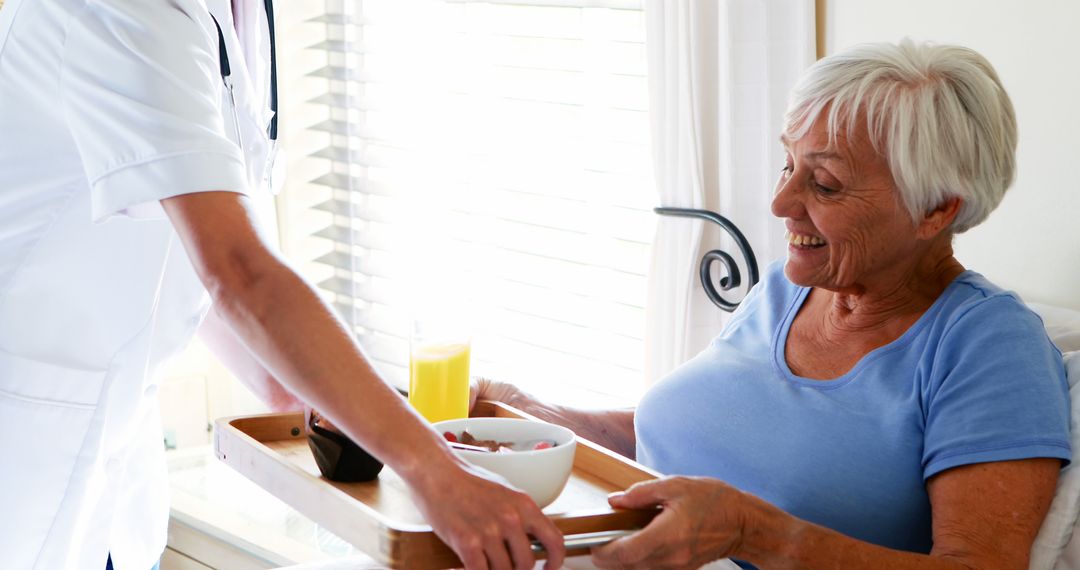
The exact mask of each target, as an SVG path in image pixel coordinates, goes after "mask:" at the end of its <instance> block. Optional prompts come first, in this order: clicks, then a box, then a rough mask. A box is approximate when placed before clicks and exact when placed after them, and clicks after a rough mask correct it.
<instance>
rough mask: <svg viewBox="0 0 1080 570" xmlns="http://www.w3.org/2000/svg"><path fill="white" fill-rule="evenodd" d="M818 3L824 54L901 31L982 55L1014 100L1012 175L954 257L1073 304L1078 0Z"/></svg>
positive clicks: (1078, 169)
mask: <svg viewBox="0 0 1080 570" xmlns="http://www.w3.org/2000/svg"><path fill="white" fill-rule="evenodd" d="M822 3H823V4H824V5H825V10H824V16H825V21H824V24H825V26H824V28H825V29H824V33H825V52H826V54H829V53H833V52H835V51H837V50H838V49H840V48H842V47H844V46H848V45H851V44H853V43H859V42H867V41H896V40H899V39H900V38H902V37H905V36H908V37H911V38H912V39H915V40H930V41H935V42H939V43H957V44H961V45H966V46H968V47H971V48H973V49H975V50H977V51H979V52H980V53H982V54H983V55H985V56H986V57H987V59H989V60H990V62H991V63H992V64H993V65H994V67H995V68H996V69H997V71H998V74H999V75H1000V76H1001V79H1002V81H1003V82H1004V84H1005V88H1006V90H1007V91H1008V92H1009V94H1010V95H1011V96H1012V100H1013V104H1014V105H1015V107H1016V115H1017V121H1018V123H1019V129H1020V144H1019V148H1018V151H1017V154H1018V156H1017V158H1018V163H1019V168H1018V174H1017V179H1016V184H1015V185H1014V186H1013V188H1012V189H1011V190H1010V191H1009V192H1008V194H1006V196H1005V200H1004V201H1003V202H1002V204H1001V206H1000V207H999V208H998V209H997V210H996V211H995V212H994V213H993V214H992V215H991V216H990V219H989V220H987V221H986V222H985V223H983V224H982V225H981V226H979V227H976V228H974V229H972V230H970V231H969V232H967V233H966V234H963V235H961V236H959V237H958V238H957V240H956V252H957V257H958V258H959V259H960V261H961V262H962V263H963V264H964V265H966V266H967V267H968V268H969V269H974V270H976V271H979V272H981V273H983V274H984V275H986V276H987V277H988V278H989V279H990V280H991V281H994V282H995V283H997V284H999V285H1001V286H1004V287H1007V288H1009V289H1013V290H1015V291H1017V292H1018V293H1020V295H1021V296H1023V297H1024V299H1025V300H1028V301H1039V302H1043V303H1052V304H1056V305H1062V306H1067V307H1072V308H1075V309H1080V35H1078V34H1077V33H1076V30H1077V26H1078V25H1080V2H1078V1H1076V0H824V2H821V1H820V0H819V6H820V5H821V4H822Z"/></svg>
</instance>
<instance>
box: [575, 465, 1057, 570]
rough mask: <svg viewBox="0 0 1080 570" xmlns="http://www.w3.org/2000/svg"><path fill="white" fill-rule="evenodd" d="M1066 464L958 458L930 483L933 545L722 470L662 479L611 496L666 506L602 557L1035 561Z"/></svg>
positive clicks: (625, 503) (961, 564) (650, 560)
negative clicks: (825, 519) (920, 545)
mask: <svg viewBox="0 0 1080 570" xmlns="http://www.w3.org/2000/svg"><path fill="white" fill-rule="evenodd" d="M1060 468H1061V463H1060V461H1059V460H1057V459H1025V460H1019V461H1000V462H993V463H983V464H976V465H967V466H963V467H956V468H953V469H950V470H948V471H944V472H942V473H940V474H938V475H937V476H935V477H933V478H932V479H931V480H930V481H929V483H928V484H927V489H928V491H929V493H930V501H931V505H932V508H933V533H934V548H933V551H932V552H931V553H930V554H929V555H923V554H915V553H911V552H901V551H897V550H891V549H888V548H884V547H881V546H877V545H873V544H870V543H867V542H863V541H859V540H856V539H854V538H851V537H848V536H845V535H842V534H840V533H838V532H836V531H833V530H829V529H827V528H824V527H821V526H818V525H815V524H811V523H809V522H806V521H803V520H800V519H797V518H795V517H793V516H791V515H789V514H787V513H785V512H783V511H781V510H780V509H778V508H777V507H775V506H773V505H770V504H768V503H766V502H765V501H762V500H761V499H758V498H757V497H753V496H751V495H747V494H745V493H742V492H740V491H738V490H736V489H734V488H732V487H730V486H728V485H726V484H724V483H723V482H720V481H718V480H716V479H708V478H703V477H700V478H698V477H694V478H690V477H672V478H665V479H658V480H655V481H650V482H646V483H639V484H638V485H635V486H633V487H631V488H630V489H629V490H628V491H627V492H626V493H625V494H622V495H617V496H613V497H612V498H611V501H610V502H611V504H612V506H614V507H618V508H646V507H652V506H656V505H663V506H664V507H665V508H664V511H663V512H662V513H661V514H660V515H658V516H657V517H656V519H654V520H653V522H651V523H649V525H648V526H647V527H646V528H645V529H644V530H643V531H641V532H640V533H638V534H636V535H633V536H630V537H627V538H624V539H620V540H618V541H615V542H613V543H611V544H609V545H607V546H605V547H602V548H600V549H597V550H596V551H594V553H593V561H594V563H595V564H596V565H597V566H599V567H601V568H696V567H698V566H701V565H702V564H705V563H707V562H710V561H712V560H716V559H718V558H724V557H732V558H738V559H740V560H746V561H748V562H751V563H753V564H754V565H756V566H758V567H759V568H769V569H770V570H772V569H774V568H779V569H784V568H855V569H858V568H866V569H877V568H893V569H899V570H902V569H907V568H910V569H956V570H966V569H974V568H979V569H998V568H1000V569H1010V570H1026V569H1027V567H1028V558H1029V556H1030V553H1031V545H1032V543H1033V542H1034V540H1035V535H1036V534H1037V533H1038V531H1039V527H1040V525H1041V524H1042V520H1043V518H1044V517H1045V516H1046V512H1047V511H1048V510H1049V508H1050V501H1051V499H1052V498H1053V495H1054V489H1055V487H1056V484H1057V476H1058V471H1059V469H1060ZM836 492H837V494H838V495H842V494H843V492H844V490H843V489H837V490H836ZM881 516H889V513H881Z"/></svg>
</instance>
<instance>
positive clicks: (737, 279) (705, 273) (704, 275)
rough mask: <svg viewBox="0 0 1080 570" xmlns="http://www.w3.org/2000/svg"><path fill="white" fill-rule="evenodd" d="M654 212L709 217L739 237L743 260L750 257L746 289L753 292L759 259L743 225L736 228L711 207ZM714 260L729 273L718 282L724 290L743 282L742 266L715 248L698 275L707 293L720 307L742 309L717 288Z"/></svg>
mask: <svg viewBox="0 0 1080 570" xmlns="http://www.w3.org/2000/svg"><path fill="white" fill-rule="evenodd" d="M653 211H654V212H656V213H657V214H660V215H661V216H676V217H681V218H700V219H702V220H708V221H710V222H712V223H714V224H716V225H718V226H720V227H721V228H723V229H724V231H726V232H727V233H728V235H730V236H731V237H732V238H734V240H735V245H737V246H739V252H740V253H741V254H742V256H743V259H745V260H746V270H747V272H748V273H749V274H750V275H748V281H749V283H747V286H746V290H747V291H749V290H750V289H751V288H752V287H753V286H754V285H757V282H758V280H759V278H760V276H759V274H758V264H757V258H755V257H754V250H753V249H752V248H751V247H750V242H748V241H746V236H744V235H743V233H742V232H741V231H739V228H737V227H735V224H733V223H731V221H730V220H728V219H727V218H725V217H724V216H721V215H720V214H717V213H716V212H713V211H710V210H695V209H692V208H653ZM714 261H719V262H720V264H721V265H723V266H724V271H725V272H726V273H727V275H724V276H723V277H721V278H720V280H719V281H718V283H719V284H720V289H721V290H723V291H730V290H732V289H735V288H737V287H739V285H741V284H742V274H741V273H740V272H739V266H738V264H736V263H735V258H733V257H731V255H729V254H728V253H727V252H724V251H721V250H719V249H714V250H710V251H707V252H705V256H704V257H702V258H701V265H700V266H699V268H698V274H699V275H700V276H701V286H702V287H703V288H705V294H706V295H707V296H708V297H709V300H710V301H712V302H713V304H715V305H716V306H717V307H720V308H721V309H723V310H725V311H727V312H729V313H730V312H732V311H734V310H735V309H736V308H738V306H739V303H733V302H731V301H728V300H727V299H725V298H723V297H722V296H721V295H720V292H719V291H717V290H716V287H715V286H714V285H713V279H712V264H713V262H714Z"/></svg>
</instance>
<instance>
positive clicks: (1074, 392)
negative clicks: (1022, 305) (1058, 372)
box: [1030, 351, 1080, 570]
mask: <svg viewBox="0 0 1080 570" xmlns="http://www.w3.org/2000/svg"><path fill="white" fill-rule="evenodd" d="M1065 374H1066V375H1067V376H1068V379H1069V400H1070V401H1071V404H1072V409H1071V410H1070V412H1069V414H1070V421H1069V424H1070V425H1069V427H1070V430H1071V432H1070V433H1071V436H1070V439H1071V441H1072V450H1073V462H1072V463H1070V464H1069V466H1068V467H1066V468H1064V469H1062V470H1061V475H1060V476H1059V477H1058V484H1057V491H1056V492H1055V493H1054V500H1053V502H1052V503H1051V504H1050V512H1048V513H1047V514H1046V519H1045V520H1044V521H1043V524H1042V528H1040V529H1039V534H1038V536H1036V537H1035V543H1034V544H1033V545H1032V546H1031V565H1030V568H1031V570H1050V569H1055V570H1061V569H1074V570H1080V532H1077V530H1076V523H1077V518H1078V517H1077V515H1080V351H1072V352H1067V353H1065Z"/></svg>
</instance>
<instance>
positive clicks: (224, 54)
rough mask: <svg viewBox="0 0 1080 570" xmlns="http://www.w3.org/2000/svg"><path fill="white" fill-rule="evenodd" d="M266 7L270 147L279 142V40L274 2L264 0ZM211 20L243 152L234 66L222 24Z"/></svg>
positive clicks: (222, 73) (211, 16) (223, 78)
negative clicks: (276, 30)
mask: <svg viewBox="0 0 1080 570" xmlns="http://www.w3.org/2000/svg"><path fill="white" fill-rule="evenodd" d="M264 5H265V6H266V21H267V24H268V25H269V27H270V111H271V112H273V114H274V116H273V117H272V118H271V119H270V125H269V127H267V130H266V134H267V136H268V137H269V138H270V145H271V146H273V145H274V144H275V143H276V142H277V136H278V112H277V111H278V92H277V38H276V36H275V33H274V3H273V2H272V0H264ZM210 18H211V19H213V20H214V26H215V27H216V28H217V35H218V65H219V67H220V70H221V80H222V82H224V83H225V89H226V90H227V91H228V92H229V103H231V104H232V108H233V123H234V126H235V128H236V142H237V144H238V145H240V148H241V150H242V149H243V148H244V141H243V138H242V136H241V134H240V113H239V111H238V109H237V107H236V94H235V93H234V91H233V81H232V66H230V65H229V53H228V50H226V49H225V34H223V33H222V32H221V24H218V21H217V18H215V17H214V15H213V14H211V15H210Z"/></svg>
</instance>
